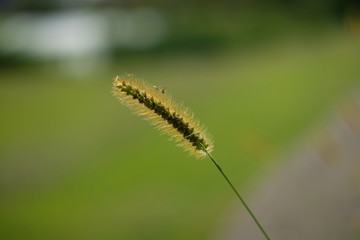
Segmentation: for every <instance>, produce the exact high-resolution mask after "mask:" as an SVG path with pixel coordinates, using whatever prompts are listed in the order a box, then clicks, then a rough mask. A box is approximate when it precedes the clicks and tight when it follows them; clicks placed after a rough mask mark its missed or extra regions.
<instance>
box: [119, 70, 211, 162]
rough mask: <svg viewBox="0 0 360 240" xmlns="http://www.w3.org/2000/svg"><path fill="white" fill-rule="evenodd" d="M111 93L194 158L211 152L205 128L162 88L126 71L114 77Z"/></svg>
mask: <svg viewBox="0 0 360 240" xmlns="http://www.w3.org/2000/svg"><path fill="white" fill-rule="evenodd" d="M113 92H114V95H115V96H116V97H117V98H118V99H119V100H120V101H121V102H122V103H123V104H124V105H126V106H128V107H129V108H131V109H133V110H134V111H135V112H136V113H137V114H138V115H141V116H143V117H144V118H145V119H147V120H149V121H150V122H151V124H153V125H154V126H156V128H158V129H159V130H160V131H161V132H162V133H166V134H168V135H169V136H170V138H171V139H172V140H175V141H176V142H177V143H178V145H179V146H182V147H183V148H184V149H185V150H186V151H188V152H189V153H190V154H192V155H194V156H195V157H197V158H201V157H204V156H206V151H207V152H209V153H210V152H211V151H212V149H213V143H212V140H211V139H210V137H208V136H207V134H206V131H205V129H204V127H202V126H201V125H200V123H199V121H197V120H195V118H194V116H193V114H192V113H191V112H190V111H189V110H188V109H187V108H185V107H184V106H182V105H180V104H177V103H175V102H174V101H173V99H172V98H171V97H170V96H169V95H168V94H166V93H164V90H159V89H158V88H156V87H154V86H150V85H148V84H147V83H145V82H144V81H142V80H139V79H137V78H136V77H135V76H134V75H132V74H127V75H124V76H121V77H120V76H117V77H115V78H114V87H113Z"/></svg>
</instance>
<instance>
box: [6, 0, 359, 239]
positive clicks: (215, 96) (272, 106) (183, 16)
mask: <svg viewBox="0 0 360 240" xmlns="http://www.w3.org/2000/svg"><path fill="white" fill-rule="evenodd" d="M0 6H1V13H0V106H1V108H0V109H1V117H0V133H1V134H0V239H4V240H8V239H9V240H10V239H131V240H132V239H134V240H135V239H173V240H176V239H179V240H180V239H211V236H212V234H213V233H214V231H216V227H217V226H218V225H219V224H220V222H221V218H222V217H223V215H224V211H226V210H228V209H229V206H231V205H234V204H238V203H237V202H236V199H235V196H234V194H233V193H232V192H231V191H230V189H229V188H228V186H226V184H225V182H224V181H223V179H221V177H220V175H219V174H218V172H216V170H215V168H214V167H213V166H212V165H211V163H210V162H209V161H208V160H207V159H204V160H196V159H193V158H191V157H190V156H188V155H187V154H186V153H184V152H183V151H182V149H180V148H177V147H176V146H175V145H174V144H173V143H172V142H170V141H167V137H166V136H161V135H159V134H158V132H157V131H156V130H154V129H153V128H152V127H151V126H150V125H149V124H148V123H146V122H144V121H143V120H141V119H140V118H139V117H137V116H135V115H133V114H131V113H130V111H129V110H128V109H127V108H125V107H123V106H122V105H120V104H119V103H118V101H117V100H116V99H115V98H114V97H113V96H112V93H111V87H112V78H113V77H114V76H116V75H118V74H123V73H133V74H136V75H137V76H138V77H140V78H143V79H145V80H146V81H148V82H150V83H152V84H154V85H159V86H164V87H167V91H168V94H171V95H173V96H174V98H175V99H178V100H179V102H184V103H185V105H187V106H189V107H190V109H192V110H193V111H194V113H195V115H196V116H197V117H198V118H199V119H200V120H201V122H202V123H203V124H205V125H206V126H207V128H208V130H209V133H210V134H211V135H212V136H213V138H214V141H215V151H214V156H215V157H216V158H217V159H218V161H219V162H220V164H221V165H222V166H223V168H224V169H225V171H226V172H227V173H228V175H229V176H230V178H232V179H233V181H234V183H235V185H236V186H237V187H238V188H239V190H240V192H241V191H244V190H245V189H246V187H247V186H248V184H250V181H253V180H254V179H257V178H258V177H260V179H261V173H262V172H263V171H264V170H265V169H267V168H269V167H271V166H272V165H273V164H275V163H276V160H272V159H275V158H276V156H278V155H279V154H282V153H284V152H286V151H287V150H288V149H289V148H290V147H291V146H292V145H293V144H294V143H295V142H296V140H297V139H299V138H300V137H301V136H303V135H304V134H306V133H307V132H308V131H309V130H310V129H311V128H312V127H313V126H315V125H316V124H317V123H319V122H320V121H322V120H323V119H324V118H325V117H326V114H328V113H329V111H330V110H331V109H332V108H333V107H334V105H336V104H337V103H338V101H339V100H341V99H343V98H344V97H345V96H346V95H347V93H348V92H350V91H352V89H354V88H355V87H357V86H358V84H359V80H360V78H359V77H360V64H359V63H360V12H359V5H357V4H356V2H355V1H354V2H352V1H340V0H332V1H280V0H277V1H276V0H273V1H261V0H257V1H236V2H233V1H222V2H219V1H205V0H202V1H162V0H158V1H141V0H138V1H130V0H128V1H107V0H102V1H100V0H99V1H85V0H84V1H21V0H18V1H0ZM260 184H261V181H260ZM245 198H246V196H245ZM250 205H251V204H250Z"/></svg>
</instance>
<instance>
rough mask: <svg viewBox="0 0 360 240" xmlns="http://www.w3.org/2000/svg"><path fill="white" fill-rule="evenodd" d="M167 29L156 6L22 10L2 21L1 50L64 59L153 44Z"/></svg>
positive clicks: (160, 38) (157, 41)
mask: <svg viewBox="0 0 360 240" xmlns="http://www.w3.org/2000/svg"><path fill="white" fill-rule="evenodd" d="M164 33H165V24H164V19H163V17H162V16H161V14H160V13H159V12H158V11H156V10H153V9H136V10H126V11H125V10H121V9H114V10H102V11H96V12H93V11H92V12H88V11H67V12H57V13H51V14H49V13H47V14H42V13H20V14H16V15H13V16H11V17H9V18H7V19H5V20H3V21H2V22H0V51H1V52H2V53H5V54H18V55H24V56H27V57H30V58H40V59H49V58H50V59H51V58H56V59H64V58H78V57H84V56H96V55H98V54H106V53H108V51H111V49H113V48H117V49H119V48H120V49H121V48H123V49H125V48H132V49H134V48H141V49H143V48H150V47H153V46H155V45H156V44H158V43H159V42H160V41H161V40H162V38H163V36H164Z"/></svg>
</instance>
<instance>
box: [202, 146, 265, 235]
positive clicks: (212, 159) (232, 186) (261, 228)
mask: <svg viewBox="0 0 360 240" xmlns="http://www.w3.org/2000/svg"><path fill="white" fill-rule="evenodd" d="M205 152H206V154H207V155H208V156H209V158H210V159H211V161H212V162H213V163H214V164H215V166H216V167H217V169H218V170H219V171H220V173H221V174H222V175H223V177H224V178H225V180H226V181H227V182H228V184H229V185H230V187H231V188H232V190H234V192H235V194H236V195H237V196H238V198H239V199H240V201H241V202H242V204H243V205H244V206H245V208H246V210H247V211H248V212H249V214H250V216H251V217H252V218H253V220H254V221H255V223H256V225H257V226H258V227H259V228H260V230H261V232H262V233H263V234H264V237H265V238H266V239H267V240H270V237H269V236H268V235H267V233H266V232H265V230H264V228H263V227H262V226H261V224H260V222H259V221H258V220H257V219H256V217H255V215H254V214H253V213H252V211H251V210H250V208H249V207H248V205H247V204H246V202H245V201H244V199H243V198H242V197H241V196H240V194H239V193H238V191H237V190H236V189H235V187H234V185H233V184H232V183H231V182H230V180H229V179H228V177H227V176H226V175H225V173H224V172H223V170H222V169H221V167H220V166H219V164H218V163H217V162H216V161H215V159H214V158H213V156H212V155H211V154H210V153H209V152H208V151H206V150H205Z"/></svg>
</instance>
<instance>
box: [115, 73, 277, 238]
mask: <svg viewBox="0 0 360 240" xmlns="http://www.w3.org/2000/svg"><path fill="white" fill-rule="evenodd" d="M113 93H114V95H115V96H116V97H117V98H118V99H119V100H120V101H121V102H122V103H123V104H125V105H126V106H128V107H130V108H131V109H133V110H134V111H135V112H136V113H137V114H138V115H140V116H143V117H144V118H145V119H147V120H149V121H150V122H151V123H152V124H153V125H155V126H156V128H158V129H159V130H160V131H161V132H163V133H166V134H168V135H169V136H170V138H171V139H173V140H175V141H176V142H178V145H180V146H182V147H184V149H185V150H186V151H188V152H189V153H190V154H192V155H194V156H195V157H197V158H201V157H204V156H208V157H209V158H210V159H211V161H212V162H213V163H214V165H215V166H216V168H217V169H218V170H219V171H220V173H221V174H222V176H223V177H224V178H225V180H226V181H227V183H228V184H229V185H230V187H231V188H232V190H233V191H234V192H235V194H236V195H237V197H238V198H239V200H240V201H241V202H242V204H243V205H244V206H245V208H246V210H247V211H248V212H249V214H250V216H251V217H252V218H253V220H254V221H255V223H256V224H257V226H258V227H259V229H260V230H261V232H262V233H263V235H264V236H265V238H266V239H270V238H269V236H268V235H267V233H266V232H265V230H264V228H263V227H262V226H261V224H260V222H259V221H258V220H257V218H256V217H255V215H254V214H253V213H252V211H251V210H250V208H249V207H248V205H247V204H246V202H245V201H244V199H243V198H242V197H241V195H240V194H239V193H238V191H237V190H236V188H235V187H234V185H233V184H232V182H231V181H230V180H229V178H228V177H227V176H226V174H225V173H224V171H223V170H222V168H221V167H220V166H219V164H218V163H217V162H216V161H215V159H214V157H213V156H212V155H211V152H212V150H213V142H212V140H211V138H210V137H209V136H208V134H207V133H206V131H205V128H204V127H203V126H201V125H200V123H199V121H197V120H196V119H195V118H194V115H193V114H192V113H191V112H190V111H189V110H188V109H187V108H186V107H184V106H183V105H179V104H176V103H175V102H174V101H173V99H172V98H171V97H169V96H168V95H167V94H165V89H159V88H158V87H156V86H150V85H148V84H147V83H145V82H144V81H141V80H138V79H137V78H135V76H134V75H133V74H128V75H126V76H122V77H119V76H117V77H116V78H115V79H114V84H113Z"/></svg>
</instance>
